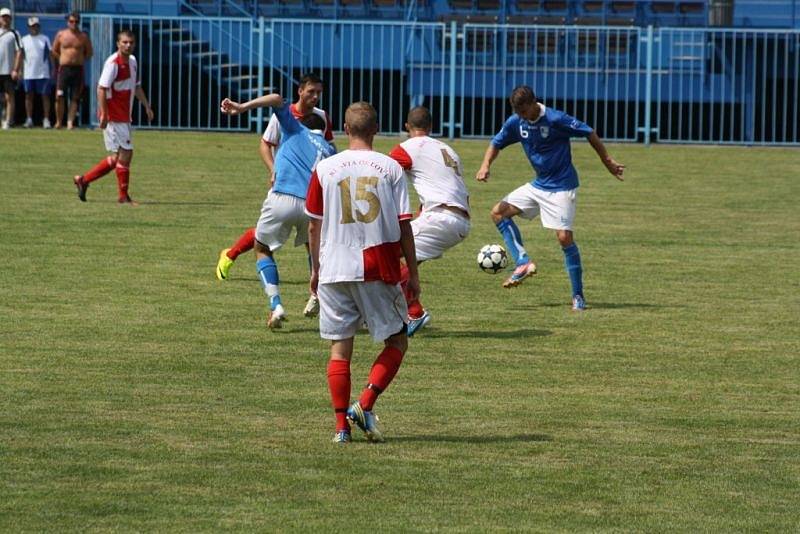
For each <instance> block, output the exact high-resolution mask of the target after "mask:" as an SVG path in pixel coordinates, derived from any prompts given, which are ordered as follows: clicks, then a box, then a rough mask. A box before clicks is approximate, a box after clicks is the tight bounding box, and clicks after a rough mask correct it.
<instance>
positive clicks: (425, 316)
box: [407, 310, 431, 337]
mask: <svg viewBox="0 0 800 534" xmlns="http://www.w3.org/2000/svg"><path fill="white" fill-rule="evenodd" d="M429 322H431V314H430V313H428V312H427V311H424V310H423V312H422V315H421V316H420V317H418V318H416V319H412V318H410V317H409V318H408V331H407V335H408V337H412V336H413V335H414V333H415V332H416V331H417V330H419V329H421V328H423V327H424V326H425V325H427V324H428V323H429Z"/></svg>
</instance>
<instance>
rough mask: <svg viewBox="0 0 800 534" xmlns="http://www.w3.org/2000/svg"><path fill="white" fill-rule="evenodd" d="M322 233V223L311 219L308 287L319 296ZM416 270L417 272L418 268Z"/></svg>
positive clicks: (309, 223)
mask: <svg viewBox="0 0 800 534" xmlns="http://www.w3.org/2000/svg"><path fill="white" fill-rule="evenodd" d="M409 228H410V226H409ZM321 232H322V221H321V220H319V219H315V218H314V217H311V218H310V219H309V221H308V249H309V253H310V254H311V280H310V281H309V283H308V287H309V288H310V289H311V293H312V294H314V295H316V294H317V286H318V285H319V243H320V235H321ZM412 239H413V235H412ZM401 246H402V240H401ZM412 247H413V241H412ZM414 269H415V270H416V266H415V268H414Z"/></svg>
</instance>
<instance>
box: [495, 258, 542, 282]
mask: <svg viewBox="0 0 800 534" xmlns="http://www.w3.org/2000/svg"><path fill="white" fill-rule="evenodd" d="M534 274H536V264H535V263H533V262H532V261H530V260H528V262H527V263H523V264H522V265H518V266H517V268H516V269H514V272H513V273H511V276H510V277H509V278H508V280H506V281H505V282H503V287H505V288H506V289H508V288H510V287H516V286H518V285H520V284H521V283H522V281H523V280H525V279H526V278H528V277H529V276H533V275H534Z"/></svg>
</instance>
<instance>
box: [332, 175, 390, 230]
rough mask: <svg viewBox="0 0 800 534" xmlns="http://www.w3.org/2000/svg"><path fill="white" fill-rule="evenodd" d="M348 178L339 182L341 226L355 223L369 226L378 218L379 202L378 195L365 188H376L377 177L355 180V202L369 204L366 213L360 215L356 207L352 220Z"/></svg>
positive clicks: (361, 177) (362, 177)
mask: <svg viewBox="0 0 800 534" xmlns="http://www.w3.org/2000/svg"><path fill="white" fill-rule="evenodd" d="M350 180H351V178H350V177H347V178H345V179H344V180H342V181H341V182H339V184H338V185H339V195H340V196H341V199H342V220H341V221H340V222H341V224H352V223H354V222H356V221H358V222H362V223H364V224H369V223H371V222H372V221H374V220H375V219H377V218H378V215H379V214H380V212H381V200H380V199H379V198H378V195H376V194H375V193H373V192H372V191H369V190H367V186H372V187H374V188H377V187H378V177H377V176H359V177H358V178H356V200H364V201H366V202H367V204H369V210H368V211H367V213H362V212H361V210H359V209H358V207H356V208H355V218H353V201H352V196H351V195H350Z"/></svg>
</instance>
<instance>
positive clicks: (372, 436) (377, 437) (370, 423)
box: [347, 401, 383, 441]
mask: <svg viewBox="0 0 800 534" xmlns="http://www.w3.org/2000/svg"><path fill="white" fill-rule="evenodd" d="M347 419H348V421H350V424H354V425H356V426H357V427H358V428H360V429H361V430H362V431H363V432H364V434H366V436H367V441H383V434H381V431H380V429H379V428H378V416H377V415H375V414H374V413H372V412H371V411H366V410H364V409H363V408H361V403H360V402H358V401H356V402H354V403H353V404H351V405H350V407H349V408H348V409H347Z"/></svg>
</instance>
